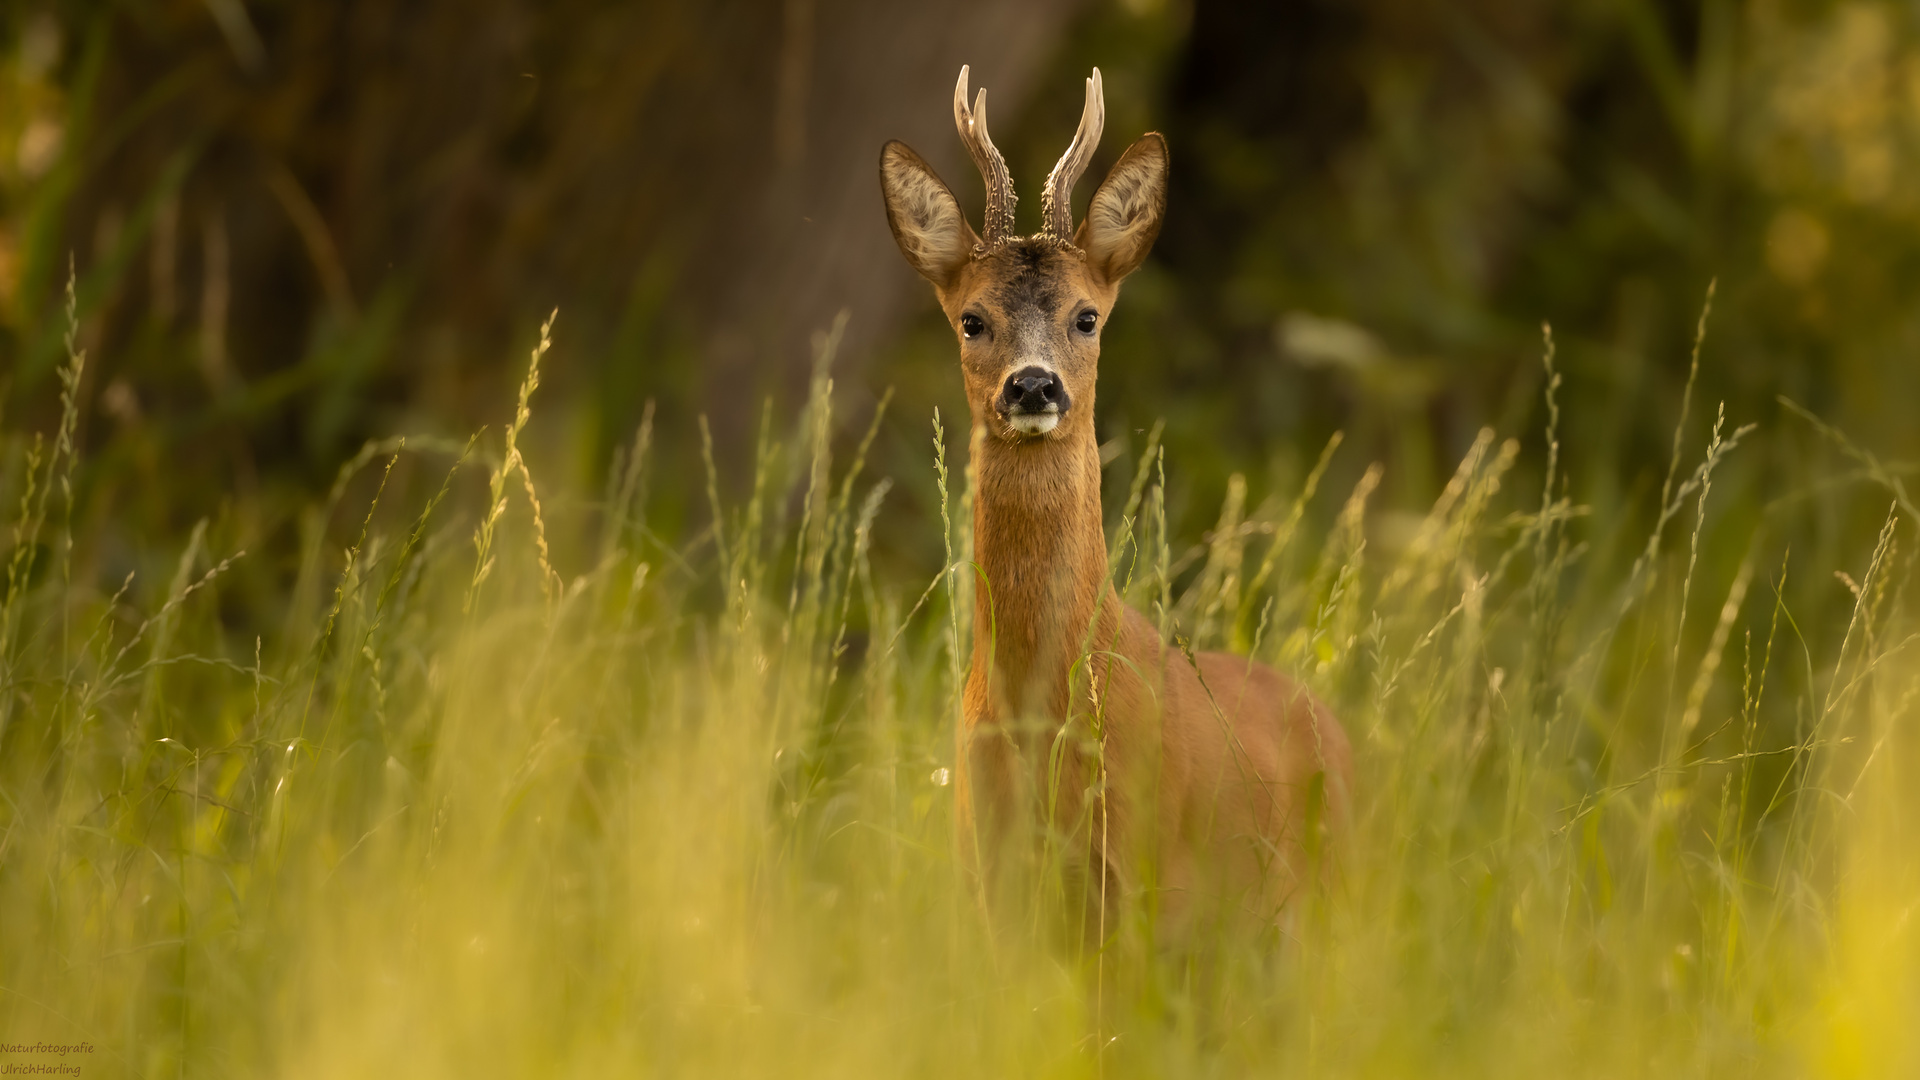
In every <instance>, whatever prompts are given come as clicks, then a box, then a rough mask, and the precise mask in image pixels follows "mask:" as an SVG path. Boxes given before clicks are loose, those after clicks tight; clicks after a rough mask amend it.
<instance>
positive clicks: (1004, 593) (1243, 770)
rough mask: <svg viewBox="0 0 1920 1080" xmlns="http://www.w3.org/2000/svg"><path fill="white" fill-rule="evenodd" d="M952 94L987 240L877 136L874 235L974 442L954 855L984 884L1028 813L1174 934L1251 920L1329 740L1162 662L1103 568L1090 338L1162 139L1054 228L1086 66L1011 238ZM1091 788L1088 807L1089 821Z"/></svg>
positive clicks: (1167, 655)
mask: <svg viewBox="0 0 1920 1080" xmlns="http://www.w3.org/2000/svg"><path fill="white" fill-rule="evenodd" d="M966 82H967V72H966V69H964V68H963V69H962V70H961V75H960V83H959V86H958V87H957V89H956V94H955V106H954V111H955V119H956V122H957V124H958V125H959V127H960V131H961V135H962V138H963V139H964V140H966V142H967V144H968V148H969V150H970V151H971V152H972V154H973V157H974V160H975V162H976V163H977V164H978V165H979V166H980V170H981V172H982V174H983V175H984V176H985V177H986V179H987V185H988V200H987V213H986V230H987V231H986V235H985V236H984V237H982V236H978V235H976V234H975V233H974V232H973V230H972V228H971V227H970V226H969V225H968V224H967V222H966V220H965V218H964V216H963V215H962V214H961V212H960V209H959V205H958V203H957V201H955V200H954V198H953V195H952V192H951V191H950V190H949V189H948V188H947V187H946V185H945V184H944V183H943V182H941V180H940V179H939V178H938V177H937V176H935V175H934V173H933V171H932V169H931V168H929V167H928V166H927V165H926V163H925V162H924V161H922V160H921V159H920V158H919V156H918V155H916V154H914V153H913V151H912V150H910V149H908V148H907V147H906V146H904V145H903V144H900V143H897V142H894V143H888V144H887V146H886V148H885V149H884V150H883V151H882V154H881V182H882V187H883V190H884V191H885V194H886V197H887V210H888V220H889V223H890V224H891V226H892V227H893V231H894V235H895V238H896V240H898V242H899V244H900V248H901V251H902V253H903V254H905V255H906V257H907V259H908V261H909V262H910V263H912V264H913V265H914V267H915V269H917V270H919V271H920V273H921V274H922V275H923V276H925V277H927V278H928V280H930V281H931V282H932V283H933V285H934V287H935V291H936V294H937V295H938V296H939V299H940V302H941V306H942V307H943V309H945V311H946V314H947V316H948V319H949V321H950V322H951V323H952V325H953V326H954V328H955V332H956V334H957V336H958V337H959V340H960V346H961V371H962V375H963V378H964V381H965V384H966V388H967V399H968V406H969V411H970V414H971V418H972V422H973V426H974V429H975V432H976V435H975V437H974V439H973V440H972V447H973V449H972V451H971V463H972V466H973V473H974V484H975V487H974V557H975V561H976V563H977V564H978V566H979V569H980V580H979V582H978V584H977V586H976V589H975V609H976V613H975V615H976V617H975V620H974V627H975V630H974V642H973V653H972V666H971V671H970V674H969V677H968V681H967V685H966V691H965V698H964V709H963V712H964V726H963V730H962V732H961V733H960V752H959V754H958V759H957V760H958V771H959V774H960V775H959V780H960V783H959V808H960V814H959V818H960V828H961V832H962V842H963V846H964V847H965V848H966V849H968V850H970V851H972V852H974V853H976V854H977V855H978V857H980V858H981V859H982V860H983V861H984V862H985V863H986V864H987V865H986V866H985V867H984V868H985V869H987V870H989V871H991V869H992V862H993V860H994V858H995V857H996V856H997V854H998V851H999V849H1000V848H1001V847H1002V846H1003V845H1004V843H1005V842H1006V841H1007V838H1008V837H1009V836H1011V835H1013V834H1012V827H1013V826H1015V825H1016V824H1017V823H1018V822H1019V821H1020V816H1021V815H1022V814H1028V815H1032V814H1037V815H1039V816H1040V820H1041V821H1042V823H1043V824H1045V825H1046V826H1048V827H1050V828H1052V829H1054V830H1056V834H1058V833H1059V832H1065V833H1067V834H1069V835H1074V836H1080V837H1084V838H1085V840H1086V843H1085V844H1084V845H1081V849H1082V850H1086V851H1088V852H1090V854H1091V859H1090V862H1091V863H1093V864H1095V865H1093V866H1090V867H1089V869H1090V870H1092V871H1094V872H1096V873H1099V874H1103V875H1106V876H1107V877H1108V878H1109V879H1110V880H1113V881H1115V882H1117V883H1118V884H1120V885H1121V886H1123V887H1137V886H1141V885H1145V884H1150V885H1152V886H1153V887H1154V888H1155V889H1156V890H1157V895H1158V904H1159V907H1160V909H1161V910H1162V911H1163V912H1165V913H1166V914H1168V915H1169V916H1171V917H1172V918H1173V919H1175V920H1181V919H1183V918H1184V917H1185V916H1186V915H1187V913H1189V912H1191V911H1193V909H1194V908H1195V907H1196V905H1200V904H1207V905H1213V906H1215V907H1217V908H1221V909H1225V910H1230V911H1238V912H1244V913H1251V914H1257V915H1261V916H1270V915H1272V914H1273V913H1274V912H1276V911H1277V910H1278V909H1279V907H1280V905H1281V904H1282V903H1284V901H1285V899H1286V897H1287V896H1288V895H1289V894H1291V893H1292V892H1293V891H1294V889H1295V888H1296V886H1297V883H1298V880H1299V878H1300V877H1301V875H1302V874H1303V873H1304V872H1305V871H1306V869H1307V867H1306V863H1307V861H1308V859H1309V857H1310V854H1311V851H1312V850H1313V849H1314V848H1315V847H1317V842H1318V838H1317V836H1316V835H1315V830H1316V829H1317V828H1318V827H1319V825H1320V822H1321V821H1323V820H1327V819H1328V818H1327V817H1324V816H1322V814H1321V811H1323V810H1327V811H1331V815H1330V817H1331V818H1332V819H1338V818H1339V817H1340V816H1342V815H1343V813H1344V807H1345V801H1346V799H1347V797H1348V794H1347V793H1348V789H1349V787H1350V784H1351V773H1352V768H1351V754H1350V751H1349V747H1348V744H1347V740H1346V736H1345V734H1344V733H1343V732H1342V731H1341V729H1340V726H1339V723H1338V722H1337V721H1336V720H1335V719H1334V718H1333V716H1332V715H1331V713H1330V712H1328V711H1327V709H1326V708H1325V706H1323V705H1321V704H1320V703H1319V702H1318V701H1317V700H1315V699H1314V698H1313V697H1312V695H1311V694H1309V693H1307V691H1306V690H1305V689H1304V688H1303V687H1300V686H1298V685H1297V684H1295V683H1293V682H1292V681H1291V680H1288V679H1287V678H1285V677H1284V676H1282V675H1280V674H1279V673H1277V672H1275V671H1274V670H1273V669H1271V668H1269V667H1267V666H1265V665H1263V664H1259V663H1256V662H1253V661H1251V660H1249V659H1247V658H1245V657H1237V656H1231V655H1228V654H1224V653H1203V654H1199V655H1197V656H1194V657H1192V658H1191V659H1190V658H1189V657H1188V656H1186V655H1184V654H1183V653H1182V652H1181V651H1180V650H1178V649H1173V648H1169V647H1168V645H1167V644H1166V643H1165V642H1164V641H1163V640H1162V639H1161V636H1160V634H1159V631H1158V630H1157V629H1156V628H1155V626H1154V625H1153V624H1152V623H1150V622H1149V621H1148V620H1147V619H1146V618H1145V617H1144V616H1142V615H1141V614H1140V613H1139V612H1137V611H1134V610H1132V609H1131V608H1129V607H1127V606H1126V605H1125V604H1124V603H1123V602H1122V601H1121V599H1120V597H1119V596H1118V594H1117V593H1116V592H1115V590H1114V589H1113V586H1112V584H1111V583H1110V580H1109V575H1108V566H1107V549H1106V536H1105V531H1104V526H1103V518H1102V514H1101V506H1100V458H1099V451H1098V443H1097V440H1096V438H1095V429H1094V425H1093V404H1094V391H1095V382H1096V379H1095V374H1096V369H1097V364H1098V359H1099V336H1098V331H1099V328H1100V326H1101V325H1102V323H1103V322H1104V319H1105V316H1106V315H1107V314H1108V313H1109V312H1110V311H1111V310H1112V307H1113V302H1114V300H1115V299H1116V297H1117V296H1118V292H1119V286H1120V282H1121V280H1123V279H1124V278H1125V277H1126V275H1127V274H1129V273H1131V272H1132V271H1133V270H1134V269H1135V268H1137V267H1138V266H1139V264H1140V262H1141V261H1142V260H1144V258H1145V257H1146V253H1147V250H1148V248H1150V247H1151V245H1152V242H1153V239H1154V237H1155V235H1156V234H1157V233H1158V230H1159V223H1160V216H1161V212H1162V209H1163V207H1164V204H1165V191H1166V169H1167V155H1166V144H1165V142H1164V140H1162V139H1161V137H1160V136H1159V135H1157V134H1149V135H1146V136H1143V137H1142V138H1141V139H1140V140H1139V141H1137V142H1136V143H1134V144H1133V146H1132V147H1130V148H1129V149H1128V150H1127V151H1126V153H1125V154H1123V155H1122V156H1121V158H1120V160H1119V162H1118V163H1116V164H1115V165H1114V167H1113V170H1112V172H1111V173H1110V174H1109V175H1108V177H1107V179H1106V181H1105V182H1104V183H1103V184H1102V185H1101V187H1100V189H1099V191H1098V192H1097V193H1096V194H1095V195H1094V198H1093V201H1092V204H1091V205H1090V207H1089V210H1088V215H1087V220H1086V222H1085V223H1083V224H1082V225H1081V226H1080V228H1079V229H1078V230H1077V231H1074V230H1073V229H1072V223H1071V208H1070V197H1071V192H1072V188H1073V184H1074V182H1075V180H1077V179H1078V177H1079V175H1080V173H1081V172H1082V171H1084V169H1085V167H1086V163H1087V160H1088V159H1089V158H1090V157H1091V156H1092V150H1093V146H1094V144H1095V143H1097V141H1098V139H1099V135H1100V129H1101V127H1102V126H1103V121H1104V106H1103V104H1102V102H1101V100H1100V90H1101V87H1100V76H1099V72H1098V70H1096V71H1095V72H1094V76H1093V78H1091V79H1089V80H1088V82H1087V108H1086V113H1085V115H1084V116H1083V118H1082V121H1081V127H1080V131H1079V133H1078V134H1077V135H1076V137H1075V139H1074V142H1073V144H1072V146H1071V147H1070V148H1069V149H1068V151H1067V154H1066V156H1064V157H1063V158H1062V159H1061V162H1060V164H1059V166H1057V167H1056V168H1055V169H1054V172H1053V175H1051V176H1050V177H1049V178H1048V187H1047V192H1046V202H1045V217H1046V226H1047V227H1046V229H1045V230H1044V231H1043V232H1042V233H1041V234H1038V235H1035V236H1031V237H1015V236H1012V235H1010V233H1011V228H1012V222H1013V213H1012V206H1013V201H1014V198H1013V193H1012V185H1011V182H1010V181H1009V180H1007V172H1006V167H1005V165H1004V163H1003V162H1002V161H1001V160H1000V155H999V152H998V151H997V150H995V149H994V147H993V145H992V142H991V140H990V139H989V138H988V137H987V133H986V118H985V92H984V91H982V93H981V95H980V98H979V99H978V101H977V102H976V104H975V105H974V106H973V107H972V108H969V107H968V106H967V103H966ZM1096 779H1097V780H1099V781H1100V782H1101V783H1100V785H1099V787H1098V789H1099V790H1103V791H1104V794H1103V795H1099V796H1095V797H1094V801H1093V802H1092V803H1091V804H1090V803H1089V796H1088V792H1090V791H1094V790H1096V785H1095V781H1096Z"/></svg>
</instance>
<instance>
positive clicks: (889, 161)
mask: <svg viewBox="0 0 1920 1080" xmlns="http://www.w3.org/2000/svg"><path fill="white" fill-rule="evenodd" d="M880 191H881V193H882V194H884V195H885V196H886V199H887V224H888V225H889V226H891V227H892V228H893V239H894V242H896V243H898V244H899V245H900V254H902V255H905V256H906V257H907V262H909V263H911V264H912V265H913V268H914V269H915V270H918V271H919V272H920V276H921V277H923V278H926V279H927V280H928V281H931V282H933V284H934V287H935V288H941V289H944V288H946V287H947V286H948V285H951V284H952V283H953V279H954V277H955V276H956V275H958V274H959V272H960V268H961V267H963V266H965V265H966V262H967V259H968V258H970V257H971V256H972V254H973V246H974V244H976V243H978V239H979V238H978V237H976V236H975V235H974V232H973V227H972V226H970V225H968V224H967V218H966V215H965V214H963V213H961V212H960V201H959V200H958V199H955V198H954V197H953V192H952V191H950V190H948V188H947V185H946V184H944V183H942V182H941V181H940V177H938V176H936V175H934V171H933V167H932V166H930V165H928V164H927V163H926V162H925V161H924V160H922V159H921V157H920V155H919V154H916V153H914V152H913V151H912V149H910V148H909V147H908V146H907V144H906V143H903V142H900V141H898V140H895V141H893V142H889V143H888V144H887V145H886V146H884V147H881V149H880Z"/></svg>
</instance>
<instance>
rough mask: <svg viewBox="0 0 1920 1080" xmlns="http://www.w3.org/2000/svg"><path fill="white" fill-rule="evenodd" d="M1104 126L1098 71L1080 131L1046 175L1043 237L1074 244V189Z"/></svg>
mask: <svg viewBox="0 0 1920 1080" xmlns="http://www.w3.org/2000/svg"><path fill="white" fill-rule="evenodd" d="M962 78H963V79H964V78H965V76H964V75H963V76H962ZM1106 124H1107V98H1106V93H1105V91H1104V90H1103V89H1102V88H1101V85H1100V69H1099V68H1094V69H1093V77H1092V78H1090V79H1088V80H1087V104H1086V107H1085V108H1084V109H1082V110H1081V112H1080V130H1078V131H1076V132H1074V133H1073V142H1071V143H1069V144H1068V146H1067V152H1066V153H1064V154H1062V155H1060V162H1059V164H1057V165H1055V166H1054V167H1053V171H1052V172H1050V173H1048V174H1047V190H1046V191H1045V192H1044V193H1042V194H1041V196H1040V217H1041V220H1042V221H1044V222H1045V223H1046V224H1045V228H1046V233H1047V235H1048V236H1051V237H1053V238H1054V239H1055V240H1058V241H1060V242H1061V243H1072V242H1073V185H1074V184H1076V183H1078V182H1079V181H1080V176H1081V174H1082V173H1084V172H1086V171H1087V163H1088V162H1089V161H1092V160H1093V148H1094V147H1096V146H1098V145H1100V131H1101V129H1102V128H1104V127H1106Z"/></svg>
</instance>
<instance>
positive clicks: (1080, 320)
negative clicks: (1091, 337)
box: [1073, 311, 1100, 334]
mask: <svg viewBox="0 0 1920 1080" xmlns="http://www.w3.org/2000/svg"><path fill="white" fill-rule="evenodd" d="M1099 324H1100V316H1098V315H1096V314H1094V313H1093V312H1091V311H1083V312H1081V313H1080V314H1079V315H1078V316H1077V317H1076V318H1075V319H1074V320H1073V328H1074V329H1075V330H1078V331H1080V332H1081V333H1083V334H1091V333H1093V328H1094V327H1095V326H1098V325H1099Z"/></svg>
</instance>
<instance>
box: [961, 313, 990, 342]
mask: <svg viewBox="0 0 1920 1080" xmlns="http://www.w3.org/2000/svg"><path fill="white" fill-rule="evenodd" d="M986 329H987V324H986V323H984V322H981V321H980V316H978V315H962V316H960V332H961V333H963V334H965V335H967V337H969V338H975V337H979V336H980V335H981V333H983V332H984V331H985V330H986Z"/></svg>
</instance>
